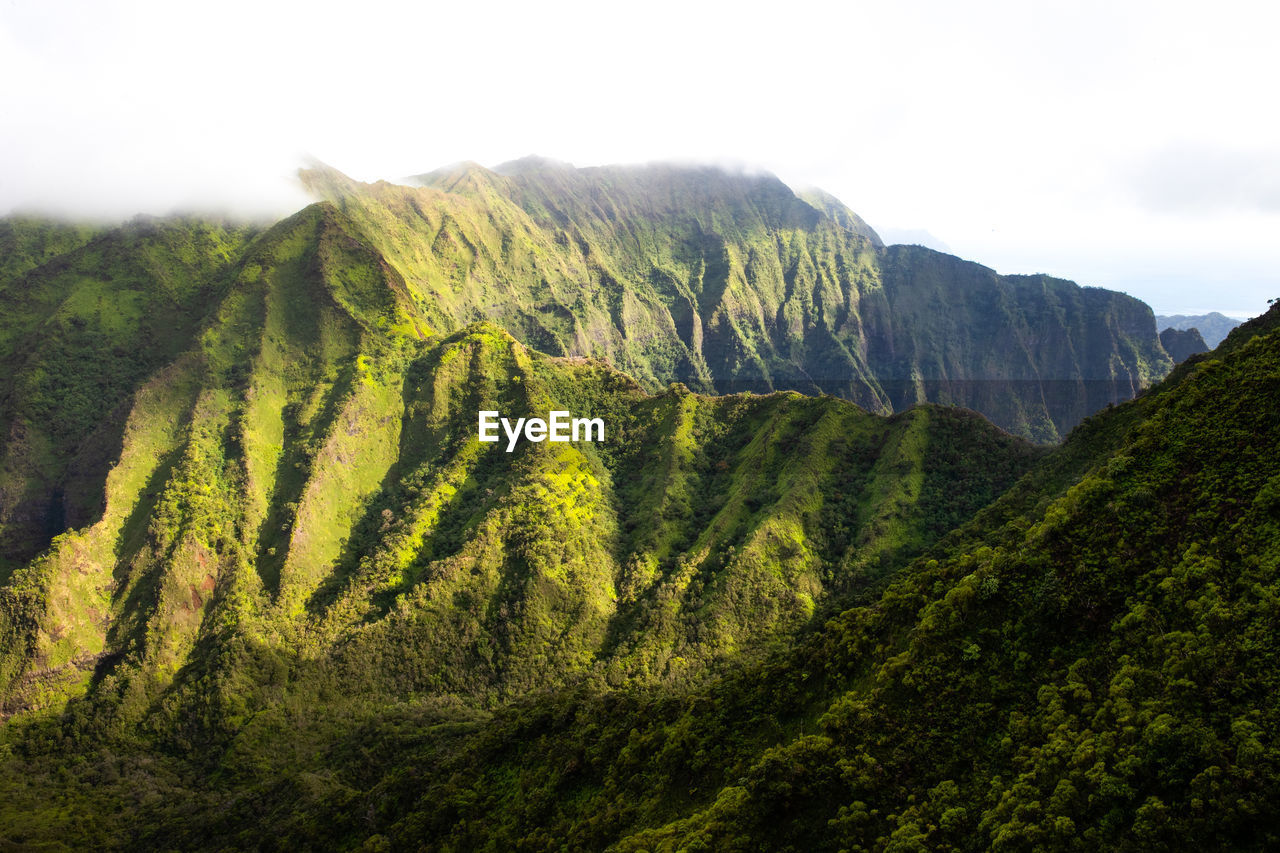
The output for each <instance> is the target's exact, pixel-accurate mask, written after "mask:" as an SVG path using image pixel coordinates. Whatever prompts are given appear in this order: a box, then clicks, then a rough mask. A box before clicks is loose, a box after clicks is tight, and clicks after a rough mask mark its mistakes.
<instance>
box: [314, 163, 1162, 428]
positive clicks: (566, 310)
mask: <svg viewBox="0 0 1280 853" xmlns="http://www.w3.org/2000/svg"><path fill="white" fill-rule="evenodd" d="M303 179H304V181H305V182H306V183H307V184H308V186H310V187H311V189H312V191H313V192H315V193H316V194H317V195H318V196H320V197H322V198H326V199H328V200H330V201H332V202H333V203H334V204H336V205H338V206H339V207H340V208H341V209H342V210H343V211H344V212H345V213H347V214H348V215H349V216H350V217H351V218H352V219H353V220H354V221H355V222H357V223H359V225H360V227H361V228H363V229H364V231H365V233H366V234H367V235H368V237H369V239H370V240H371V241H372V242H373V244H374V245H376V246H377V248H378V250H379V251H380V252H381V253H382V254H383V256H384V257H385V258H386V259H387V262H388V263H390V264H391V265H392V266H394V267H395V268H396V269H397V270H398V271H399V273H400V274H401V275H402V276H403V278H404V281H405V283H406V286H407V288H408V289H409V291H410V292H411V293H412V294H414V299H415V301H416V302H417V304H418V305H419V306H420V308H421V310H422V311H423V312H424V316H426V317H427V318H428V320H429V322H430V323H431V324H432V325H433V326H435V327H437V328H440V329H443V330H456V329H458V328H461V327H462V326H464V325H466V324H467V323H470V322H473V321H475V320H478V319H489V320H493V321H495V322H497V323H498V324H499V325H501V326H502V327H503V328H505V329H507V330H508V331H510V332H511V333H512V334H513V335H514V336H515V337H516V338H517V339H518V340H520V341H522V342H524V343H525V344H527V345H529V346H531V347H533V348H535V349H539V350H542V351H545V352H549V353H552V354H555V355H571V356H591V357H598V358H604V359H607V360H608V361H610V362H611V363H612V364H614V365H615V366H617V367H619V368H620V369H622V370H624V371H626V372H627V373H629V374H631V375H632V376H635V377H636V378H637V379H638V380H639V381H640V382H641V383H642V384H643V385H644V386H645V387H646V388H647V389H649V390H651V391H656V390H660V389H661V388H664V387H666V385H667V384H669V383H670V382H672V381H678V382H682V383H684V384H686V385H687V386H689V387H690V388H692V389H693V390H695V391H703V392H707V391H715V392H718V393H733V392H739V391H747V390H749V391H753V392H756V393H763V392H768V391H772V390H788V389H790V390H796V391H800V392H802V393H806V394H817V393H821V392H825V393H830V394H835V395H837V396H840V397H844V398H845V399H848V400H852V401H854V402H856V403H858V404H859V405H862V406H863V407H865V408H867V409H869V410H870V411H873V412H877V413H882V414H888V413H891V412H893V411H900V410H903V409H906V408H908V407H910V406H911V405H913V404H916V403H920V402H926V401H928V402H937V403H943V404H955V405H961V406H965V407H967V408H972V409H975V410H977V411H980V412H982V413H983V414H985V415H986V416H987V417H989V418H990V419H991V420H993V421H994V422H995V423H997V424H998V425H1000V426H1002V427H1004V428H1006V429H1009V430H1011V431H1012V432H1014V433H1016V434H1019V435H1023V436H1025V437H1028V438H1031V439H1033V440H1036V441H1041V442H1052V441H1056V440H1057V439H1058V438H1060V437H1061V436H1062V435H1064V434H1065V433H1066V432H1067V430H1069V429H1070V428H1071V427H1072V426H1074V425H1075V424H1076V423H1078V422H1079V421H1080V419H1081V418H1083V417H1084V416H1086V415H1088V414H1090V413H1091V412H1093V411H1096V410H1097V409H1099V408H1101V407H1103V406H1105V405H1106V404H1108V403H1115V402H1120V401H1122V400H1126V399H1129V398H1131V397H1132V396H1133V395H1134V394H1135V393H1137V392H1138V391H1139V390H1141V389H1142V388H1143V387H1146V386H1147V385H1149V384H1150V383H1151V382H1152V381H1154V380H1156V379H1159V378H1160V377H1161V376H1163V375H1164V374H1165V373H1166V372H1167V371H1168V369H1169V367H1170V362H1169V359H1168V356H1167V355H1166V354H1165V352H1164V350H1163V349H1162V348H1161V347H1160V343H1159V340H1158V339H1157V337H1156V332H1155V325H1154V320H1153V318H1152V314H1151V311H1150V309H1149V308H1147V307H1146V306H1145V305H1144V304H1143V303H1141V302H1139V301H1138V300H1135V299H1132V298H1130V297H1127V296H1124V295H1122V294H1117V293H1112V292H1109V291H1104V290H1100V289H1092V288H1083V289H1082V288H1080V287H1078V286H1076V285H1075V284H1072V283H1071V282H1067V281H1062V280H1060V279H1052V278H1049V277H1046V276H999V275H997V274H996V273H994V272H992V271H991V270H989V269H986V268H985V267H981V266H978V265H977V264H971V263H966V262H963V261H960V260H959V259H957V258H954V257H952V256H950V255H943V254H940V253H937V252H932V251H930V250H927V249H923V248H920V247H907V246H891V247H888V248H884V247H882V246H881V244H880V241H879V238H878V237H876V235H875V233H874V232H873V231H871V230H870V229H869V228H867V227H866V225H865V223H863V222H862V221H861V220H860V219H858V218H857V217H856V215H854V214H853V213H852V212H851V211H849V210H848V209H847V208H845V207H844V206H843V205H841V204H840V203H839V202H837V201H836V200H835V199H833V198H831V197H830V196H827V195H825V194H822V193H816V192H809V193H806V194H804V195H802V196H797V195H796V194H795V193H793V192H792V191H791V190H790V189H788V188H787V187H786V186H785V185H784V184H782V183H781V182H780V181H778V180H777V179H776V178H773V177H771V176H746V175H731V174H728V173H725V172H723V171H720V170H717V169H710V168H703V169H698V168H681V167H671V166H650V167H643V168H617V167H610V168H597V169H574V168H572V167H570V166H566V165H562V164H557V163H553V162H550V161H545V160H538V159H534V158H530V159H526V160H520V161H516V162H514V163H509V164H506V165H504V166H500V167H498V168H497V169H496V170H493V171H490V170H487V169H484V168H482V167H480V166H476V165H475V164H461V165H459V166H455V167H451V168H448V169H443V170H440V171H437V172H433V173H430V174H428V175H423V176H421V177H420V179H419V180H420V181H421V182H422V183H423V184H424V186H423V187H405V186H395V185H391V184H387V183H381V182H380V183H377V184H372V185H370V184H361V183H358V182H356V181H352V180H351V179H349V178H347V177H345V176H343V175H341V174H339V173H337V172H335V171H333V170H331V169H327V168H323V167H321V168H317V169H314V170H310V171H308V172H305V173H304V174H303Z"/></svg>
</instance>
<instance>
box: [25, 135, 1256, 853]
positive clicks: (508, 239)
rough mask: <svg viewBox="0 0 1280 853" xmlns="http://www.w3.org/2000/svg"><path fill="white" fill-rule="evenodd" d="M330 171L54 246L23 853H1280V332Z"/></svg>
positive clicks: (657, 173) (673, 223)
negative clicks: (1208, 344)
mask: <svg viewBox="0 0 1280 853" xmlns="http://www.w3.org/2000/svg"><path fill="white" fill-rule="evenodd" d="M305 180H306V181H307V182H308V183H309V184H310V185H311V186H312V188H313V189H314V190H315V191H316V192H317V193H319V194H321V195H322V196H324V200H322V201H319V202H317V203H315V204H312V205H310V206H308V207H306V208H304V209H303V210H301V211H298V212H297V213H295V214H294V215H292V216H290V217H288V218H286V219H283V220H281V221H280V222H277V223H275V224H273V225H270V226H269V227H260V226H249V225H243V224H237V223H230V222H222V221H216V220H210V219H199V218H190V217H186V218H182V217H179V218H169V219H162V220H154V219H146V218H140V219H137V220H134V221H132V222H130V223H127V224H125V225H123V226H120V227H118V228H97V227H94V228H84V229H80V228H77V227H75V226H69V225H65V224H60V223H53V222H45V221H42V220H35V219H28V220H23V221H22V222H20V223H17V224H16V225H15V226H14V227H13V228H12V229H11V230H10V231H8V232H3V233H4V234H8V235H10V236H8V237H6V238H5V239H8V240H9V241H10V242H9V243H8V244H6V245H10V246H12V247H14V248H13V249H12V253H13V254H12V257H7V258H6V260H5V267H4V269H6V270H8V272H6V273H5V275H6V276H8V277H7V278H6V279H4V280H3V281H0V300H3V301H4V308H5V310H4V311H3V312H0V364H2V365H3V367H4V370H3V371H0V401H3V405H0V427H2V428H3V431H2V432H0V842H2V843H0V846H3V847H6V848H9V847H11V848H14V849H40V848H46V849H48V848H54V849H56V848H57V847H58V846H59V845H61V846H63V847H70V848H92V849H139V848H141V849H228V848H230V849H240V848H265V849H274V848H280V849H298V848H315V849H371V850H377V849H401V848H410V847H411V848H421V847H425V848H427V849H441V850H470V849H606V848H610V847H612V848H614V849H618V850H641V849H646V850H655V849H672V850H674V849H699V848H701V849H762V850H763V849H768V850H785V849H797V850H800V849H805V850H808V849H818V850H821V849H832V850H836V849H858V848H862V849H872V848H875V849H891V848H892V849H939V848H944V847H948V846H949V847H956V848H966V849H984V848H992V847H1015V846H1024V847H1036V846H1038V847H1043V848H1064V849H1065V848H1067V847H1070V846H1071V845H1073V844H1074V845H1077V846H1078V845H1084V846H1086V847H1090V848H1093V849H1098V848H1116V849H1123V848H1126V847H1128V848H1133V849H1151V848H1152V847H1158V846H1161V845H1165V846H1169V845H1171V844H1174V843H1183V842H1184V840H1185V839H1186V838H1188V837H1194V838H1196V839H1197V843H1200V844H1203V845H1205V846H1210V847H1219V848H1239V847H1258V848H1263V847H1266V846H1268V845H1271V844H1274V843H1276V842H1277V841H1280V839H1277V838H1274V837H1273V835H1272V834H1271V833H1273V830H1271V829H1270V827H1271V826H1274V825H1275V821H1274V820H1272V818H1273V817H1274V806H1273V804H1274V803H1275V802H1277V801H1278V799H1277V796H1276V795H1277V794H1280V784H1278V781H1280V770H1278V769H1277V768H1280V754H1277V753H1275V751H1274V750H1273V748H1272V744H1273V743H1275V742H1276V735H1277V734H1280V731H1278V730H1280V711H1278V710H1277V707H1280V706H1276V703H1275V702H1274V699H1273V697H1274V696H1275V695H1277V692H1276V690H1275V688H1276V686H1277V685H1276V684H1275V683H1274V682H1275V681H1276V675H1275V667H1274V665H1273V664H1274V661H1275V660H1276V659H1280V657H1278V654H1280V648H1277V641H1276V640H1275V637H1274V631H1273V630H1272V629H1273V627H1274V626H1273V624H1272V623H1273V622H1274V616H1275V613H1274V610H1275V608H1274V607H1273V606H1272V605H1273V603H1274V600H1275V599H1276V597H1277V590H1275V589H1273V587H1274V586H1275V578H1276V576H1277V569H1280V552H1278V551H1277V546H1276V543H1277V542H1280V536H1278V535H1277V534H1280V515H1278V514H1277V506H1280V503H1278V501H1277V498H1276V495H1277V494H1280V491H1278V489H1280V486H1278V485H1277V484H1278V483H1280V467H1278V466H1280V463H1277V462H1276V461H1275V460H1276V459H1280V455H1277V454H1276V453H1275V452H1274V450H1275V446H1276V444H1277V440H1278V439H1280V419H1277V416H1276V412H1280V406H1278V405H1276V403H1277V399H1276V397H1277V395H1278V394H1280V386H1278V385H1277V381H1276V379H1277V376H1280V328H1278V327H1280V309H1277V310H1275V311H1272V312H1271V313H1269V314H1268V315H1266V316H1264V317H1262V318H1258V319H1256V320H1254V321H1251V322H1250V323H1247V324H1245V325H1244V326H1242V327H1240V328H1238V329H1236V330H1235V331H1233V332H1232V333H1231V335H1230V336H1229V337H1228V338H1227V340H1226V341H1225V342H1224V343H1222V344H1221V345H1220V346H1219V348H1218V349H1217V350H1215V351H1214V352H1213V353H1209V354H1201V355H1197V356H1193V357H1191V358H1189V359H1187V360H1186V361H1184V362H1182V363H1181V364H1179V365H1178V366H1176V367H1174V368H1173V369H1172V371H1171V372H1169V373H1168V375H1167V376H1166V377H1165V378H1164V379H1163V380H1159V381H1157V380H1156V377H1157V376H1159V375H1162V374H1164V373H1165V372H1166V371H1168V370H1169V366H1170V360H1169V358H1168V355H1167V354H1166V353H1165V350H1164V348H1163V347H1162V346H1161V344H1160V342H1159V340H1158V339H1156V338H1155V335H1154V320H1153V318H1152V315H1151V313H1150V311H1149V309H1147V308H1146V306H1144V305H1142V304H1141V303H1138V302H1136V301H1134V300H1131V299H1129V298H1128V297H1124V296H1121V295H1118V294H1111V293H1108V292H1106V291H1100V290H1096V289H1090V288H1079V287H1076V286H1075V285H1073V284H1071V283H1069V282H1062V281H1057V280H1053V279H1047V278H1044V277H1041V276H1025V277H1019V276H998V275H996V274H995V273H994V272H992V271H990V270H987V269H986V268H984V267H980V266H978V265H976V264H970V263H967V262H964V261H961V260H959V259H956V258H952V257H950V256H947V255H943V254H940V253H937V252H932V251H930V250H927V249H923V248H920V247H905V246H888V247H886V246H883V245H881V244H880V240H879V238H878V236H877V235H876V234H875V232H874V231H872V230H871V229H870V228H869V227H867V226H866V224H865V223H863V222H862V220H861V219H859V218H857V217H856V215H855V214H853V213H852V212H851V211H848V210H847V208H844V206H843V205H841V204H840V203H839V202H837V201H836V200H834V199H832V198H830V197H829V196H824V195H820V194H814V193H804V194H802V195H803V197H802V196H800V195H797V194H795V193H793V192H792V191H791V190H790V189H788V188H787V187H785V186H784V185H782V184H781V183H780V182H778V181H777V180H776V179H773V178H771V177H769V176H765V175H741V174H730V173H727V172H723V171H720V170H711V169H691V168H684V167H679V168H677V167H666V166H655V167H645V168H640V169H614V168H610V169H594V170H592V169H584V170H579V169H574V168H572V167H570V166H566V165H564V164H557V163H554V162H550V161H530V160H526V161H516V162H515V163H511V164H506V165H504V166H502V167H499V168H498V169H494V170H486V169H481V168H480V167H476V166H474V165H469V164H463V165H460V166H456V167H451V168H449V169H446V170H442V171H439V172H435V173H431V174H429V175H425V176H422V177H421V178H420V179H419V183H421V184H423V186H415V187H405V186H395V185H391V184H385V183H378V184H372V185H369V184H360V183H357V182H354V181H351V180H350V179H349V178H346V177H345V176H342V175H340V174H339V173H337V172H334V171H332V170H328V169H323V168H321V169H317V170H312V171H311V172H309V173H307V174H306V176H305ZM622 368H625V369H622ZM824 371H827V372H824ZM806 383H807V384H806ZM1148 383H1154V384H1148ZM788 385H796V386H800V387H799V388H796V389H788V388H787V386H788ZM735 389H736V390H735ZM798 390H804V391H808V392H809V393H808V394H807V395H805V394H801V393H797V391H798ZM823 390H827V391H837V392H839V393H838V394H835V395H829V394H823V393H818V392H821V391H823ZM1134 395H1136V396H1134ZM1127 396H1133V399H1132V400H1130V401H1129V402H1120V403H1119V404H1117V405H1106V403H1107V402H1109V401H1111V400H1112V398H1115V400H1120V399H1121V398H1123V397H1127ZM929 398H935V399H936V400H940V401H942V402H941V403H940V402H920V401H921V400H927V399H929ZM961 401H968V402H972V403H974V404H975V405H977V404H981V405H982V406H983V407H984V409H985V410H986V411H989V412H995V413H997V415H999V416H1000V417H1002V418H1005V419H1007V420H1009V422H1010V423H1011V424H1013V425H1015V427H1016V428H1018V429H1019V431H1020V432H1022V433H1023V434H1024V435H1023V436H1017V435H1012V434H1010V433H1009V432H1006V431H1005V430H1003V429H1001V428H999V427H998V426H997V425H993V424H992V423H991V422H990V421H989V420H988V419H987V418H985V417H983V415H982V414H979V413H978V412H976V411H974V410H973V409H972V408H969V407H965V406H962V405H954V403H956V402H961ZM1099 407H1101V408H1099ZM899 409H900V411H899ZM1094 409H1098V410H1097V411H1093V410H1094ZM1091 411H1093V413H1092V414H1089V412H1091ZM482 412H497V413H499V414H500V416H501V417H503V418H506V419H508V426H509V425H510V422H511V421H514V420H516V419H529V418H548V419H551V418H553V417H554V416H553V415H552V413H553V412H569V413H571V416H572V417H573V418H578V419H582V420H584V421H585V420H590V419H598V423H599V425H600V432H601V433H603V434H602V435H593V436H592V437H591V438H590V439H589V440H588V439H587V438H586V437H584V438H583V439H581V440H574V441H564V442H561V441H550V440H535V438H541V437H543V436H541V435H539V434H537V433H536V432H535V431H534V430H533V429H532V428H530V429H528V430H526V432H525V433H524V436H525V437H524V440H518V436H517V439H508V438H507V437H506V436H505V435H500V436H499V441H496V442H492V443H490V442H486V441H481V440H480V434H479V433H480V428H481V424H482V423H483V421H482V420H481V419H482V418H483V417H486V416H483V415H481V413H482ZM1000 413H1003V414H1002V415H1001V414H1000ZM1055 418H1058V419H1059V420H1055ZM1081 418H1083V420H1080V419H1081ZM1076 420H1079V421H1080V422H1079V423H1078V424H1076V426H1075V427H1074V429H1072V431H1071V432H1070V434H1069V436H1068V437H1067V439H1066V440H1065V441H1064V442H1062V443H1061V444H1059V445H1056V446H1053V447H1046V446H1043V445H1036V444H1033V443H1031V442H1029V441H1028V440H1027V437H1028V436H1030V437H1036V438H1039V439H1045V438H1046V437H1052V436H1057V435H1059V433H1060V430H1065V429H1066V428H1067V426H1066V425H1067V424H1068V423H1075V421H1076ZM1019 424H1020V425H1021V426H1017V425H1019ZM513 434H514V433H513Z"/></svg>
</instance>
